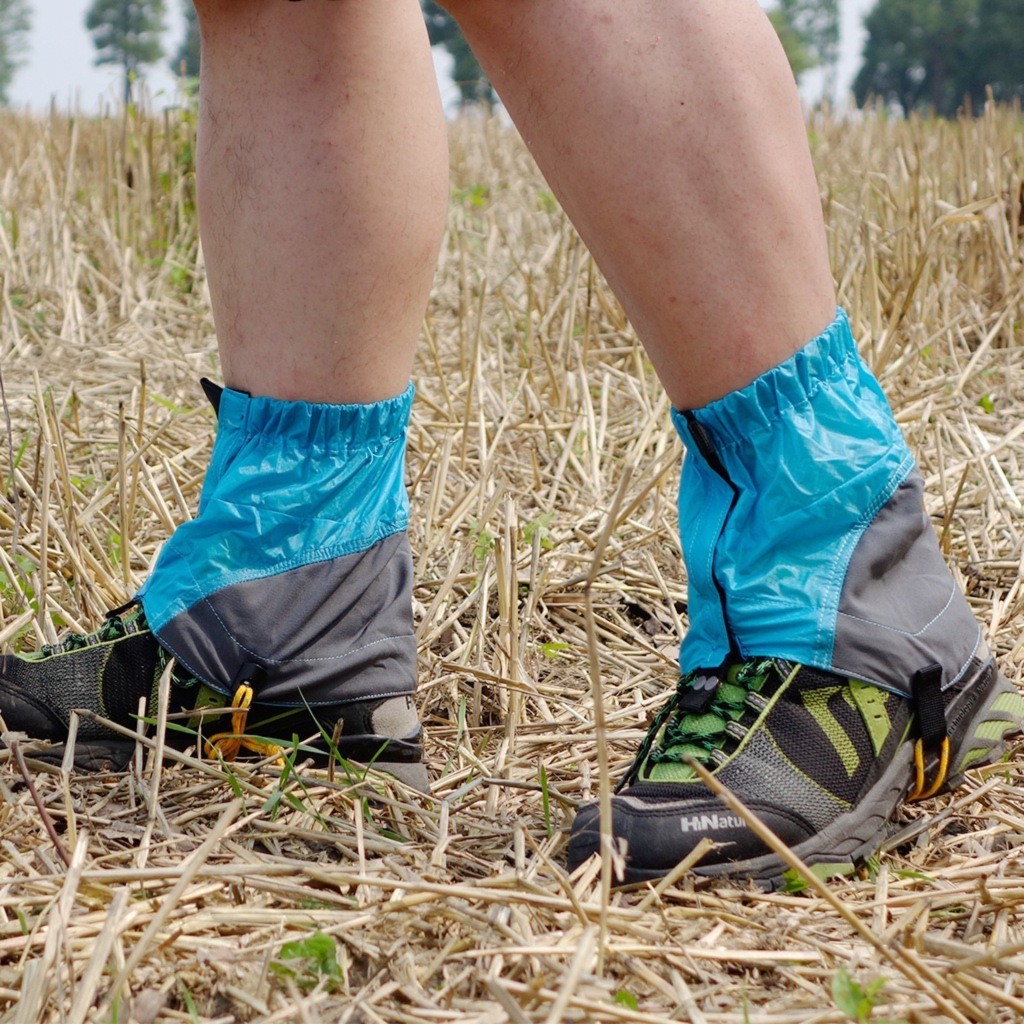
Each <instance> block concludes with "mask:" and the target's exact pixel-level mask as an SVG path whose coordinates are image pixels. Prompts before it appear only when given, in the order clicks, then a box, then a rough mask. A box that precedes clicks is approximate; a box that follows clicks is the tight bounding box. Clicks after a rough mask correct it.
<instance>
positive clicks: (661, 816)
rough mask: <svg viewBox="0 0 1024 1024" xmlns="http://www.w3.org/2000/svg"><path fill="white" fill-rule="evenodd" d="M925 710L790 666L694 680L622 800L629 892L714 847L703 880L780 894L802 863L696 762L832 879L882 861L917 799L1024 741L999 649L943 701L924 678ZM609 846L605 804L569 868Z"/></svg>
mask: <svg viewBox="0 0 1024 1024" xmlns="http://www.w3.org/2000/svg"><path fill="white" fill-rule="evenodd" d="M911 690H912V693H913V696H912V697H910V698H907V697H904V696H902V695H900V694H896V693H893V692H891V691H888V690H885V689H881V688H879V687H877V686H874V685H872V684H870V683H866V682H861V681H859V680H856V679H850V678H846V677H844V676H840V675H837V674H835V673H832V672H826V671H824V670H821V669H815V668H808V667H805V666H802V665H798V664H795V663H792V662H789V661H785V660H783V659H777V658H771V659H762V660H750V661H746V662H744V663H742V664H739V665H734V666H732V667H730V668H729V669H727V670H718V671H710V672H704V671H698V672H690V673H688V674H686V675H685V676H683V678H682V679H681V680H680V682H679V685H678V687H677V689H676V692H675V694H674V695H673V696H672V697H671V698H670V700H669V702H668V703H667V704H666V706H665V707H664V708H663V709H662V710H661V712H660V713H659V714H658V715H657V717H656V719H655V720H654V722H653V724H652V726H651V729H650V731H649V732H648V734H647V737H646V739H645V740H644V742H643V743H642V744H641V747H640V750H639V752H638V754H637V757H636V760H635V761H634V763H633V765H632V767H631V768H630V770H629V772H628V774H627V775H626V777H625V779H624V780H623V782H622V783H621V784H620V786H619V788H618V792H617V795H616V796H614V797H613V798H612V832H613V835H614V836H615V838H616V839H617V840H620V841H623V842H624V844H625V873H624V875H623V877H622V878H620V879H619V881H620V882H626V883H628V882H638V881H643V880H646V879H654V878H658V877H661V876H662V875H665V874H666V873H668V872H669V871H671V870H672V868H673V867H675V866H676V865H677V864H678V863H679V862H680V861H682V860H683V859H684V858H685V857H686V856H687V855H688V854H689V853H690V852H691V851H692V850H693V849H694V847H695V846H696V845H697V843H698V842H699V841H700V840H701V839H703V838H704V837H708V838H710V839H712V840H714V842H715V843H716V846H715V847H714V849H713V850H712V851H711V852H710V853H709V854H707V855H706V856H705V857H704V858H703V859H702V860H701V861H700V862H699V864H698V865H697V866H696V867H695V868H694V872H695V873H696V874H698V875H711V876H716V875H738V876H742V877H744V878H749V879H751V880H753V881H754V882H756V883H758V884H759V885H761V886H762V887H764V888H769V889H775V888H778V887H779V886H781V885H783V884H784V883H785V881H786V878H787V871H788V866H787V865H786V863H785V862H784V861H783V860H782V859H781V858H780V857H779V856H778V855H777V854H775V853H773V852H772V851H771V850H770V849H769V848H768V847H767V846H766V845H765V844H764V843H763V842H762V841H761V839H759V838H758V836H757V835H755V834H754V832H752V831H751V830H750V828H748V826H747V824H746V823H745V822H744V820H743V819H742V818H740V817H739V816H738V815H736V814H734V813H733V812H732V811H730V810H728V809H727V808H726V807H725V805H724V804H723V803H722V802H721V800H720V799H719V798H718V797H717V796H716V795H715V794H714V793H712V792H711V790H710V789H709V788H708V787H707V786H706V785H705V784H704V783H703V782H702V781H701V780H700V779H699V778H698V776H697V774H696V772H695V771H694V770H693V768H692V767H691V765H690V763H689V760H690V759H692V760H693V761H696V762H698V763H700V764H702V765H703V766H704V767H705V768H707V770H708V771H709V772H710V773H711V774H712V775H713V776H715V777H716V778H717V779H718V781H719V782H721V783H722V784H723V785H724V786H726V787H727V788H728V789H729V790H731V791H732V792H733V793H735V794H736V796H738V797H739V799H740V800H741V801H742V802H743V804H744V805H745V806H746V807H748V808H749V809H750V810H751V811H752V812H753V813H754V814H755V815H756V816H757V817H758V818H760V819H761V821H763V822H764V823H765V824H766V825H768V827H769V828H770V829H771V830H772V831H773V832H774V833H775V834H776V835H777V836H778V837H779V838H780V839H781V840H782V841H783V842H784V843H785V844H786V845H787V846H789V847H790V848H791V849H792V850H793V852H794V853H796V854H797V855H798V856H799V857H800V858H801V859H802V860H803V861H804V863H806V864H808V865H813V866H816V867H817V870H818V871H819V872H820V873H821V874H822V875H823V876H831V875H837V874H850V873H852V872H853V871H854V870H855V869H856V868H857V867H858V866H859V865H860V864H862V863H863V862H864V860H865V859H866V858H868V857H869V856H871V854H873V853H874V852H875V851H876V850H877V849H878V847H879V845H880V844H881V843H882V841H883V840H884V838H885V837H886V835H887V826H888V824H889V823H890V822H891V821H892V819H893V817H894V816H895V814H896V812H897V810H898V808H899V806H900V804H901V803H902V801H903V800H904V799H908V798H910V799H920V798H924V797H928V796H932V795H934V794H936V793H940V792H944V791H945V790H948V789H951V788H953V787H955V786H956V785H957V784H958V783H959V782H960V781H961V780H962V778H963V775H964V771H965V770H966V769H967V768H969V767H974V766H978V765H981V764H986V763H989V762H992V761H994V760H996V759H998V758H999V757H1000V756H1001V755H1002V753H1003V751H1004V750H1005V749H1006V737H1007V736H1008V735H1010V734H1011V733H1016V732H1020V731H1021V730H1022V728H1024V698H1022V697H1021V696H1020V695H1019V694H1018V693H1017V692H1016V690H1015V689H1014V688H1013V687H1012V686H1011V685H1010V683H1009V682H1007V680H1006V679H1004V678H1003V677H1002V676H1001V675H1000V674H999V672H998V671H997V669H996V666H995V662H994V660H993V659H992V658H991V657H990V656H989V655H988V653H987V651H983V652H982V656H981V657H979V658H975V659H974V660H973V661H972V663H971V664H970V666H969V667H968V670H967V672H965V674H964V675H963V676H962V677H961V679H960V680H959V681H957V682H956V683H955V684H953V685H952V686H950V687H948V688H946V689H945V690H943V689H942V685H941V670H939V669H938V667H937V666H931V667H930V668H927V669H925V670H923V671H922V672H919V673H917V675H916V676H915V679H914V681H913V685H912V687H911ZM599 845H600V822H599V811H598V806H597V802H596V801H592V802H589V803H587V804H585V805H584V806H583V807H582V808H581V809H580V811H579V813H578V815H577V817H576V820H575V822H574V824H573V828H572V835H571V838H570V841H569V852H568V864H569V869H570V871H571V870H575V868H576V867H578V866H579V865H580V864H582V863H583V861H585V860H586V859H587V858H588V857H589V856H591V854H593V853H596V852H598V849H599Z"/></svg>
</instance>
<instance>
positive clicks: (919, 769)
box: [907, 736, 949, 800]
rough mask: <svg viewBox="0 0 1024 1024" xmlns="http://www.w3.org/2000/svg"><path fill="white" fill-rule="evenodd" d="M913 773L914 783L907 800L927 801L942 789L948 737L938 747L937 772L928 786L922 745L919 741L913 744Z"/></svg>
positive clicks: (945, 772) (946, 764)
mask: <svg viewBox="0 0 1024 1024" xmlns="http://www.w3.org/2000/svg"><path fill="white" fill-rule="evenodd" d="M914 771H915V774H916V782H915V785H914V789H913V791H912V792H911V794H910V796H908V797H907V800H927V799H928V798H929V797H931V796H935V794H936V793H938V791H939V790H940V789H942V786H943V784H944V783H945V781H946V775H947V773H948V772H949V737H948V736H944V737H943V739H942V743H941V744H940V745H939V770H938V771H937V772H936V773H935V778H934V779H933V780H932V784H931V785H930V786H928V784H927V782H926V781H925V770H924V743H923V742H922V741H921V740H918V741H917V742H916V743H915V744H914ZM926 786H927V789H926V788H925V787H926Z"/></svg>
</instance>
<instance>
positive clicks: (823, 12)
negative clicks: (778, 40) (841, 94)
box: [776, 0, 839, 98]
mask: <svg viewBox="0 0 1024 1024" xmlns="http://www.w3.org/2000/svg"><path fill="white" fill-rule="evenodd" d="M776 2H777V4H778V6H777V8H776V13H777V14H778V15H780V16H781V17H782V18H783V19H784V20H785V23H786V24H787V25H788V26H789V28H790V29H791V30H792V31H793V32H794V33H795V34H796V36H797V38H798V39H799V40H800V41H801V42H802V44H803V46H804V48H805V50H806V51H807V59H808V60H809V61H810V62H811V64H810V66H812V67H820V68H822V70H823V71H824V73H825V84H824V89H823V93H824V95H825V96H826V97H829V98H832V97H833V96H834V94H835V86H836V68H837V67H838V65H839V0H776ZM794 73H796V74H799V72H797V71H796V67H795V66H794Z"/></svg>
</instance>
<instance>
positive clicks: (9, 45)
mask: <svg viewBox="0 0 1024 1024" xmlns="http://www.w3.org/2000/svg"><path fill="white" fill-rule="evenodd" d="M31 23H32V18H31V13H30V11H29V5H28V0H0V106H7V104H8V102H9V97H8V90H9V89H10V87H11V80H12V79H13V78H14V72H15V71H17V70H18V68H19V67H21V65H22V64H24V63H25V37H26V36H27V35H28V30H29V28H30V27H31Z"/></svg>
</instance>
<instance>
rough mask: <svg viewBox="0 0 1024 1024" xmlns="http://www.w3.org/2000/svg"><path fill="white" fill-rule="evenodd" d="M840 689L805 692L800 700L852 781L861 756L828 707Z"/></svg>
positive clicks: (826, 688)
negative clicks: (819, 727) (833, 749)
mask: <svg viewBox="0 0 1024 1024" xmlns="http://www.w3.org/2000/svg"><path fill="white" fill-rule="evenodd" d="M840 689H841V687H839V686H827V687H825V688H823V689H821V690H804V691H803V693H801V694H800V699H801V700H802V701H803V703H804V707H805V708H807V711H808V712H809V713H810V715H811V716H812V717H813V718H814V720H815V721H816V722H817V723H818V725H819V726H821V731H822V732H823V733H824V734H825V735H826V736H827V737H828V741H829V743H831V744H832V746H833V747H835V750H836V753H837V754H838V755H839V760H840V761H842V762H843V767H844V768H845V769H846V774H847V775H849V776H850V778H851V779H852V778H853V776H854V774H855V772H856V771H857V769H858V768H859V767H860V755H859V754H858V753H857V748H856V747H855V746H854V745H853V741H852V740H851V739H850V737H849V736H847V735H846V732H845V731H844V730H843V727H842V726H841V725H840V724H839V722H838V721H837V720H836V716H835V715H833V714H832V712H831V711H830V710H829V707H828V702H829V701H830V700H831V699H832V698H833V697H834V696H835V695H836V694H837V693H839V691H840Z"/></svg>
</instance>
